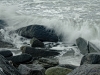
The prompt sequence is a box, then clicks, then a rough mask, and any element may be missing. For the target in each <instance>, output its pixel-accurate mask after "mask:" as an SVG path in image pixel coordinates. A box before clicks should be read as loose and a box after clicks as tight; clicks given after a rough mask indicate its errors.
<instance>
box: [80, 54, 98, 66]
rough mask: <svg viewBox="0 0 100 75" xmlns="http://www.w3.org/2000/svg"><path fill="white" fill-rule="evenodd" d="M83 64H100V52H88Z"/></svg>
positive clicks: (82, 61)
mask: <svg viewBox="0 0 100 75" xmlns="http://www.w3.org/2000/svg"><path fill="white" fill-rule="evenodd" d="M83 64H100V53H89V54H86V55H85V56H83V58H82V60H81V65H83Z"/></svg>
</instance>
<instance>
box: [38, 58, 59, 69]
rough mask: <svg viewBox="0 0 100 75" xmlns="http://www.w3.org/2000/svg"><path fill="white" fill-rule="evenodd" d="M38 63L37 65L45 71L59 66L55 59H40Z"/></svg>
mask: <svg viewBox="0 0 100 75" xmlns="http://www.w3.org/2000/svg"><path fill="white" fill-rule="evenodd" d="M38 61H39V62H38V63H39V64H41V65H42V66H43V67H44V68H46V69H47V68H50V67H54V66H57V65H58V64H59V61H58V59H56V58H40V59H39V60H38Z"/></svg>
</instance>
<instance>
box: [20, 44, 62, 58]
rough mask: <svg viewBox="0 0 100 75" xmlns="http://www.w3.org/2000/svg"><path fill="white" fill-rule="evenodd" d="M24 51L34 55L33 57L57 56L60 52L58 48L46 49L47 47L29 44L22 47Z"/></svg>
mask: <svg viewBox="0 0 100 75" xmlns="http://www.w3.org/2000/svg"><path fill="white" fill-rule="evenodd" d="M21 50H22V53H27V54H30V55H32V56H33V57H50V56H57V55H59V54H60V53H59V52H57V50H50V49H48V50H46V49H37V48H32V47H28V46H22V47H21Z"/></svg>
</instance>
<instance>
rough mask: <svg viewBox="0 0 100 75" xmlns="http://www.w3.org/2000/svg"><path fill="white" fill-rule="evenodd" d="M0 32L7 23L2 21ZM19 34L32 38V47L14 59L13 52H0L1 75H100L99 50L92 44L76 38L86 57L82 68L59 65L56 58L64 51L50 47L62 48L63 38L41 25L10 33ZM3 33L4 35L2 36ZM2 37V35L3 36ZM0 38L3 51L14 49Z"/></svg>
mask: <svg viewBox="0 0 100 75" xmlns="http://www.w3.org/2000/svg"><path fill="white" fill-rule="evenodd" d="M0 26H1V27H0V29H4V27H5V26H7V24H6V23H5V22H4V21H3V20H0ZM13 33H18V34H19V35H20V36H23V37H24V38H27V39H30V45H26V46H22V47H20V51H21V52H22V54H20V55H16V56H14V55H13V53H12V52H11V51H10V50H2V51H0V75H99V74H100V66H99V64H100V59H99V57H100V53H99V52H100V50H99V49H98V48H97V47H96V46H95V45H94V44H93V43H91V42H89V41H87V40H85V39H84V38H82V37H79V38H77V39H76V44H75V45H74V46H77V47H78V48H79V50H80V53H81V54H83V55H84V56H83V58H82V59H81V62H80V66H75V65H71V64H59V61H58V59H57V58H55V56H58V55H59V54H60V51H61V50H59V51H58V50H53V49H50V48H51V47H54V46H57V45H59V43H57V42H58V41H61V40H62V36H61V35H59V36H58V35H56V33H55V31H54V30H52V29H47V28H46V27H44V26H41V25H30V26H26V27H22V28H20V29H18V30H15V31H11V32H10V34H13ZM0 34H1V33H0ZM1 35H2V34H1ZM2 38H3V36H1V37H0V48H14V46H13V44H11V43H8V42H5V41H2ZM44 41H47V42H55V44H44V43H43V42H44ZM65 60H66V59H65Z"/></svg>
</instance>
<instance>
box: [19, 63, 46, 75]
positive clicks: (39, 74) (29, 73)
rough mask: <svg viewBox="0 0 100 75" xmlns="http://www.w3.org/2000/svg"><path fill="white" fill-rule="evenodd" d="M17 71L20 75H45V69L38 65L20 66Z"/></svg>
mask: <svg viewBox="0 0 100 75" xmlns="http://www.w3.org/2000/svg"><path fill="white" fill-rule="evenodd" d="M18 69H19V71H20V73H21V74H22V75H45V69H44V68H43V67H42V66H41V65H39V64H27V65H25V64H24V65H23V64H21V65H19V67H18Z"/></svg>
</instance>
